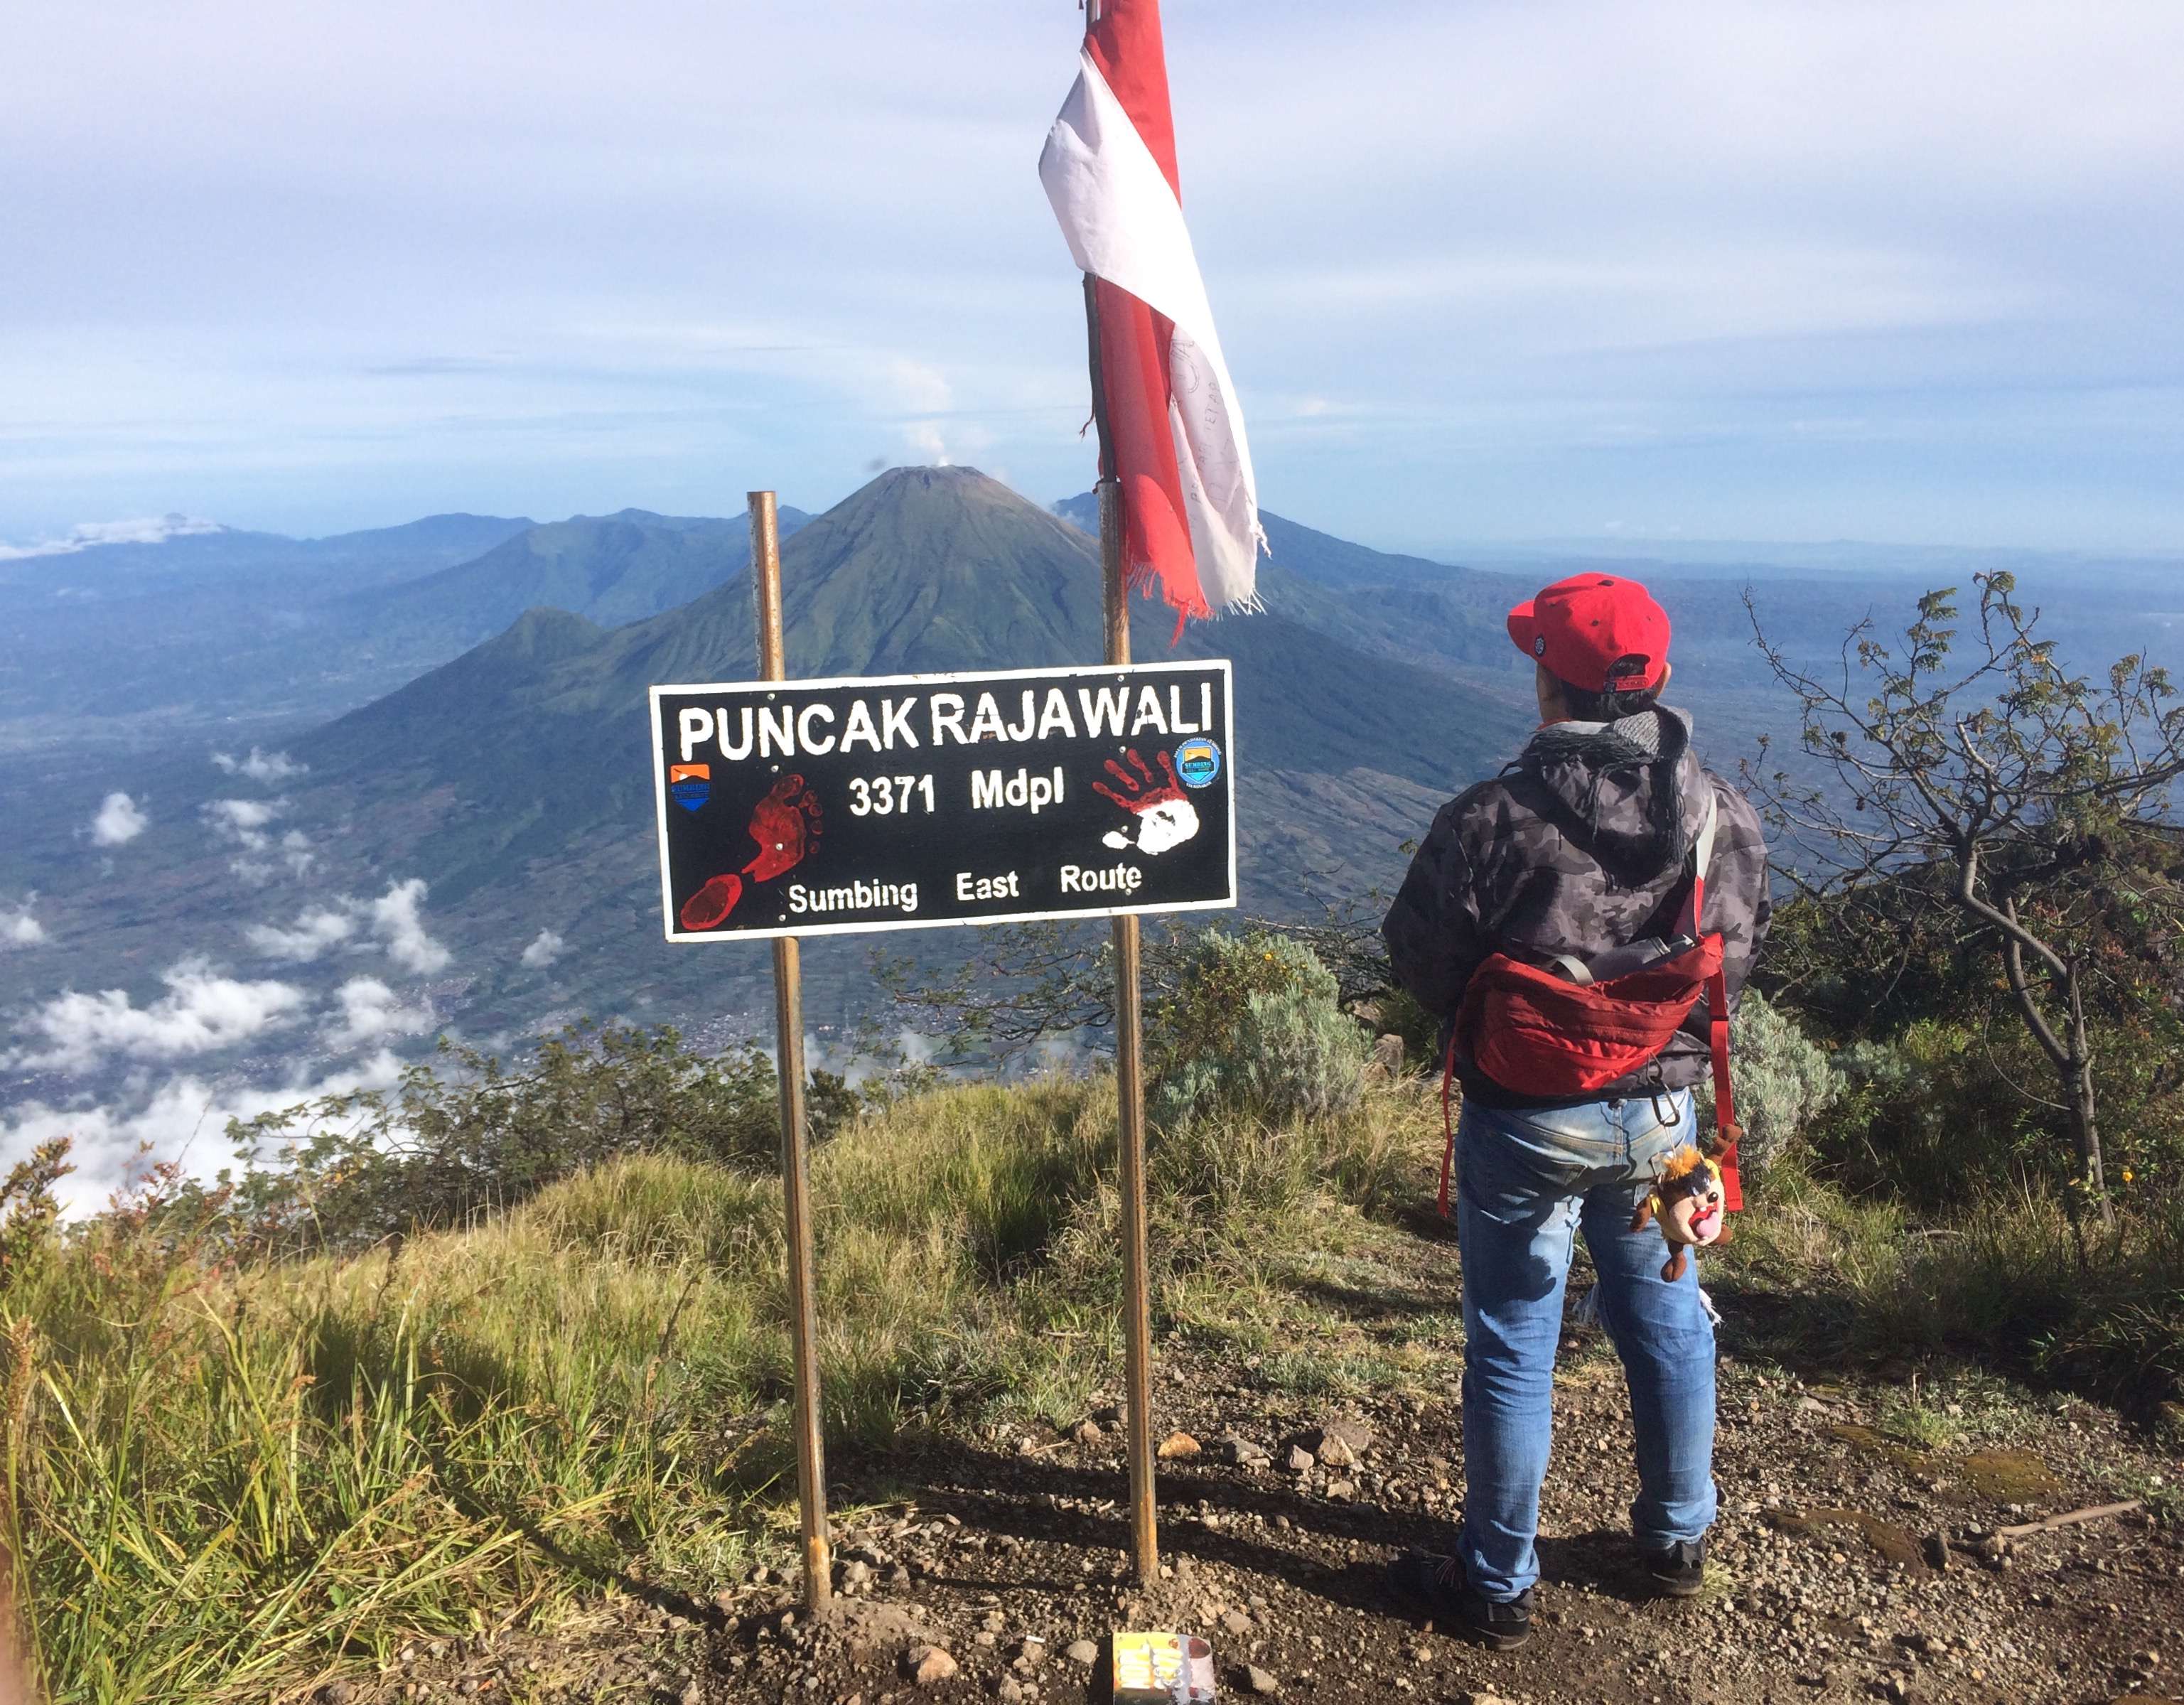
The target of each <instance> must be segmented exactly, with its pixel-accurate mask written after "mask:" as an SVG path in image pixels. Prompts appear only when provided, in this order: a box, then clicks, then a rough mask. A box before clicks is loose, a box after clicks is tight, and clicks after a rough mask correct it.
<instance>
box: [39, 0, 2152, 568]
mask: <svg viewBox="0 0 2184 1705" xmlns="http://www.w3.org/2000/svg"><path fill="white" fill-rule="evenodd" d="M1166 13H1167V33H1168V45H1169V56H1170V69H1171V75H1172V79H1173V89H1174V97H1175V106H1176V119H1177V130H1178V149H1179V153H1180V159H1181V166H1182V176H1183V187H1184V203H1185V209H1186V212H1187V213H1188V214H1189V215H1190V220H1191V224H1192V228H1193V231H1194V236H1195V242H1196V245H1197V248H1198V252H1199V257H1200V259H1201V265H1202V266H1203V268H1204V270H1205V272H1206V281H1207V285H1208V288H1209V291H1210V293H1211V296H1212V302H1213V306H1214V309H1215V312H1216V315H1217V318H1218V320H1219V323H1220V326H1221V331H1222V336H1223V342H1224V344H1225V346H1226V351H1227V354H1228V357H1229V366H1230V368H1231V370H1232V371H1233V372H1234V375H1235V377H1236V380H1237V383H1238V386H1239V388H1240V392H1241V394H1242V398H1243V403H1244V406H1245V418H1246V421H1247V423H1248V425H1249V428H1250V431H1251V439H1252V445H1253V449H1254V451H1255V454H1256V461H1257V465H1258V474H1259V485H1260V493H1261V499H1262V502H1263V503H1264V504H1266V505H1267V506H1268V508H1271V509H1273V510H1278V511H1279V512H1281V513H1283V514H1284V515H1290V516H1292V517H1293V518H1295V519H1298V520H1301V521H1307V522H1308V523H1310V524H1312V525H1314V526H1318V527H1323V528H1326V529H1328V530H1329V531H1332V532H1337V533H1340V534H1343V535H1345V536H1346V537H1350V538H1358V539H1362V540H1363V541H1365V542H1367V543H1375V544H1379V545H1381V546H1383V547H1387V548H1405V549H1435V548H1439V547H1441V546H1444V545H1445V544H1446V543H1449V542H1452V541H1458V540H1491V539H1515V538H1543V537H1552V538H1579V539H1582V538H1615V537H1622V538H1631V537H1637V538H1749V539H1785V540H1789V539H1797V540H1822V539H1834V538H1867V539H1886V540H1901V541H1906V542H1914V543H1953V544H1966V545H2029V546H2042V547H2054V548H2065V549H2131V550H2148V551H2175V550H2178V549H2184V477H2180V476H2184V324H2180V321H2184V289H2180V288H2179V286H2178V282H2177V281H2178V280H2179V279H2180V278H2184V101H2180V100H2178V99H2177V98H2176V77H2177V70H2176V68H2177V67H2178V66H2179V65H2180V64H2184V7H2180V6H2178V5H2177V4H2176V3H2175V0H2103V3H2102V4H2100V5H2098V6H2090V7H2089V6H2075V5H2068V4H2064V3H2061V0H2055V3H2029V0H1964V3H1958V0H1668V3H1658V4H1657V3H1650V0H1619V3H1563V0H1491V3H1479V0H1415V3H1413V0H1348V3H1346V4H1344V5H1342V6H1339V7H1330V6H1328V5H1325V4H1323V3H1305V0H1249V3H1246V0H1168V4H1167V8H1166ZM1081 28H1082V23H1081V15H1080V14H1078V11H1077V10H1076V8H1075V7H1074V6H1073V5H1072V4H1071V3H1069V0H951V3H950V4H948V5H946V6H917V7H913V6H905V5H902V4H900V3H893V4H884V5H883V4H878V3H867V0H804V3H800V4H795V5H787V4H776V5H772V6H765V7H760V6H753V5H750V4H748V3H740V4H739V3H733V0H731V3H721V0H688V3H662V0H624V3H621V4H617V5H615V6H611V7H608V6H601V5H599V4H597V3H596V0H521V3H509V0H480V3H473V4H467V5H464V6H460V7H454V6H448V5H445V4H437V3H435V4H428V3H425V0H376V3H375V4H373V5H371V6H369V7H360V6H355V5H350V4H331V3H324V0H280V3H261V0H95V3H91V4H86V3H84V0H15V3H14V4H13V5H12V6H10V7H9V8H8V29H7V31H6V36H7V47H6V51H5V53H4V54H0V543H13V544H15V545H18V546H20V545H23V544H26V543H37V542H39V541H41V540H44V539H53V538H64V537H68V536H70V534H71V532H72V531H73V530H74V529H76V528H78V527H83V526H85V525H87V524H104V523H108V522H111V521H115V520H118V519H121V518H127V517H138V516H145V515H162V514H165V513H167V512H170V511H172V512H178V513H181V514H184V515H193V516H201V517H210V518H213V519H215V520H218V521H225V522H227V523H230V524H231V525H237V526H247V527H265V528H270V529H273V530H276V531H280V532H296V533H308V534H316V533H324V532H337V531H342V530H344V529H347V528H351V527H365V526H376V525H385V524H388V523H392V522H396V521H403V520H406V519H409V518H410V517H412V516H415V515H421V514H425V513H429V512H436V511H443V510H472V511H477V512H484V513H495V514H506V515H514V514H527V515H533V516H538V517H542V518H543V517H549V516H559V515H565V514H569V513H572V512H591V513H598V512H603V511H608V510H616V509H620V508H622V507H624V506H625V505H630V504H635V505H638V506H641V507H644V508H649V509H654V510H664V511H669V512H679V513H705V514H722V513H731V512H733V511H734V510H736V509H738V507H739V506H740V504H741V501H742V494H743V493H744V491H745V490H747V489H749V488H754V487H760V486H764V487H772V488H776V489H777V490H778V491H779V492H780V493H782V496H783V500H784V501H787V502H790V503H793V504H799V505H800V506H802V507H805V508H807V509H814V510H816V509H820V508H823V507H825V506H826V505H827V504H832V503H833V502H834V501H836V500H838V499H839V498H841V497H843V496H844V495H845V494H846V493H848V492H850V490H851V489H853V488H855V487H856V486H857V485H858V484H860V483H861V482H862V481H863V480H864V479H865V478H866V476H867V475H868V473H869V472H870V471H872V470H874V469H875V468H877V467H879V466H883V465H889V464H892V463H897V462H905V461H915V462H928V461H935V460H950V461H956V462H967V463H972V464H974V465H978V466H980V467H983V468H984V469H986V470H987V471H989V472H991V473H994V474H995V475H997V476H1000V477H1002V478H1004V479H1006V480H1007V481H1008V482H1010V483H1011V484H1012V485H1014V486H1016V487H1017V488H1018V489H1019V490H1022V491H1023V492H1025V493H1027V494H1028V495H1031V496H1034V497H1035V498H1038V499H1041V500H1048V499H1054V498H1057V497H1060V496H1062V495H1064V494H1066V493H1071V492H1074V491H1078V490H1081V489H1083V488H1084V487H1085V486H1087V485H1088V484H1089V482H1090V476H1091V465H1090V464H1091V455H1090V451H1089V448H1088V447H1087V445H1086V443H1084V440H1083V439H1082V438H1081V437H1079V430H1080V428H1081V426H1083V424H1084V416H1085V414H1086V410H1087V404H1086V384H1085V367H1084V331H1083V324H1082V315H1081V298H1080V296H1079V294H1078V287H1077V281H1076V279H1075V277H1074V276H1073V274H1072V272H1071V270H1070V267H1069V262H1068V258H1067V251H1066V249H1065V248H1064V247H1063V244H1062V242H1061V237H1060V235H1059V233H1058V231H1056V227H1055V225H1054V222H1053V219H1052V216H1051V214H1050V211H1049V209H1048V208H1047V206H1046V203H1045V198H1044V195H1043V193H1042V192H1041V191H1040V188H1039V183H1038V180H1037V176H1036V173H1035V164H1036V160H1037V156H1038V153H1039V146H1040V143H1041V142H1042V141H1043V139H1044V137H1045V131H1046V129H1047V126H1048V125H1049V124H1050V122H1051V120H1052V118H1053V115H1054V113H1055V111H1056V109H1057V108H1058V106H1059V105H1060V103H1061V99H1062V97H1063V95H1064V94H1065V92H1067V86H1068V84H1069V82H1070V81H1071V78H1072V77H1073V75H1074V67H1075V51H1076V42H1077V39H1078V35H1079V33H1080V31H1081Z"/></svg>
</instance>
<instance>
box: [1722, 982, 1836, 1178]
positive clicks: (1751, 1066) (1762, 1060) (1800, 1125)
mask: <svg viewBox="0 0 2184 1705" xmlns="http://www.w3.org/2000/svg"><path fill="white" fill-rule="evenodd" d="M1730 1069H1731V1071H1732V1072H1733V1073H1734V1077H1733V1078H1732V1084H1733V1087H1734V1088H1735V1089H1736V1116H1737V1120H1738V1122H1739V1123H1741V1125H1742V1126H1743V1127H1744V1139H1743V1140H1742V1141H1741V1143H1740V1144H1739V1145H1737V1160H1738V1162H1739V1164H1740V1165H1741V1167H1742V1169H1743V1171H1744V1172H1745V1173H1746V1174H1747V1175H1748V1176H1749V1177H1751V1178H1755V1179H1756V1178H1762V1177H1763V1176H1765V1174H1766V1172H1767V1169H1768V1168H1769V1167H1771V1166H1773V1165H1774V1164H1775V1162H1777V1161H1779V1160H1780V1159H1781V1158H1782V1157H1783V1156H1786V1155H1788V1154H1789V1153H1790V1152H1791V1149H1792V1147H1793V1145H1795V1144H1796V1142H1797V1138H1798V1136H1799V1135H1800V1134H1802V1132H1803V1131H1804V1130H1805V1129H1806V1128H1807V1127H1808V1125H1809V1124H1810V1123H1812V1121H1813V1120H1814V1118H1815V1117H1817V1116H1818V1115H1819V1113H1821V1112H1824V1111H1825V1109H1826V1108H1827V1107H1828V1106H1830V1103H1832V1102H1833V1101H1834V1100H1835V1099H1836V1096H1837V1095H1839V1094H1840V1093H1841V1089H1842V1074H1841V1073H1839V1072H1838V1071H1836V1068H1835V1067H1833V1066H1832V1065H1830V1063H1829V1061H1828V1056H1827V1055H1826V1054H1825V1053H1824V1052H1823V1051H1822V1050H1820V1048H1819V1045H1817V1044H1815V1043H1814V1041H1813V1040H1812V1039H1810V1038H1809V1037H1808V1036H1807V1035H1806V1034H1805V1033H1804V1032H1803V1031H1802V1030H1800V1029H1799V1028H1797V1023H1796V1021H1795V1020H1793V1019H1792V1018H1791V1017H1790V1015H1789V1014H1787V1013H1786V1012H1784V1011H1781V1010H1780V1008H1779V1007H1776V1006H1774V1005H1772V1004H1771V1003H1770V1002H1769V1000H1767V997H1766V996H1765V995H1762V994H1761V993H1760V992H1759V991H1758V989H1746V990H1745V991H1744V995H1743V998H1742V1000H1740V1001H1739V1002H1738V1004H1737V1009H1736V1022H1734V1023H1733V1024H1732V1025H1731V1026H1730ZM1698 1100H1699V1115H1700V1123H1701V1125H1702V1127H1703V1126H1704V1124H1705V1123H1706V1122H1707V1121H1708V1119H1710V1118H1711V1117H1713V1078H1712V1077H1711V1076H1709V1077H1708V1078H1707V1080H1706V1081H1705V1083H1704V1084H1702V1085H1701V1087H1700V1089H1699V1093H1698Z"/></svg>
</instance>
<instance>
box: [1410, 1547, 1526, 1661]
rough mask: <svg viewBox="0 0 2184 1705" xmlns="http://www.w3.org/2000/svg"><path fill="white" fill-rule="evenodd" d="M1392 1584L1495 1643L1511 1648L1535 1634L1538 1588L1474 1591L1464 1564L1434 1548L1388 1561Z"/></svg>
mask: <svg viewBox="0 0 2184 1705" xmlns="http://www.w3.org/2000/svg"><path fill="white" fill-rule="evenodd" d="M1388 1585H1390V1586H1391V1587H1393V1588H1394V1589H1395V1590H1396V1592H1397V1593H1398V1594H1400V1595H1401V1596H1403V1597H1405V1598H1407V1599H1411V1600H1412V1601H1414V1602H1417V1603H1418V1604H1419V1605H1420V1606H1422V1607H1424V1610H1425V1613H1426V1614H1427V1615H1428V1616H1429V1617H1431V1618H1432V1619H1434V1620H1435V1621H1436V1622H1451V1623H1454V1624H1456V1625H1457V1626H1458V1627H1459V1628H1462V1629H1463V1630H1465V1631H1467V1632H1468V1633H1469V1634H1471V1635H1474V1637H1476V1638H1477V1639H1479V1641H1483V1642H1484V1643H1485V1644H1486V1645H1488V1646H1492V1647H1493V1648H1494V1649H1495V1650H1496V1652H1508V1651H1512V1650H1513V1649H1514V1648H1515V1647H1517V1646H1522V1645H1523V1644H1524V1642H1525V1641H1528V1640H1529V1639H1530V1638H1531V1637H1532V1591H1531V1589H1530V1588H1529V1587H1527V1588H1525V1589H1524V1591H1522V1592H1520V1593H1518V1595H1517V1596H1516V1597H1514V1598H1508V1599H1495V1598H1488V1597H1485V1596H1484V1595H1482V1594H1480V1593H1478V1592H1474V1591H1472V1586H1471V1583H1470V1581H1469V1580H1468V1579H1466V1578H1465V1575H1464V1573H1463V1563H1462V1562H1461V1561H1460V1560H1458V1559H1457V1558H1456V1557H1435V1556H1434V1555H1433V1554H1432V1553H1430V1552H1418V1551H1414V1552H1406V1553H1405V1554H1404V1555H1403V1556H1401V1557H1397V1558H1396V1560H1395V1561H1394V1562H1393V1563H1390V1564H1389V1565H1388Z"/></svg>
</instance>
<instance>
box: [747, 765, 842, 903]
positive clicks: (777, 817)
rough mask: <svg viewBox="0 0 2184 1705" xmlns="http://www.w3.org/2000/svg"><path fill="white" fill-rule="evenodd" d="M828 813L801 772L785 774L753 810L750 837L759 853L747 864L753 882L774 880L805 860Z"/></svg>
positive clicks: (748, 874) (748, 875) (817, 837)
mask: <svg viewBox="0 0 2184 1705" xmlns="http://www.w3.org/2000/svg"><path fill="white" fill-rule="evenodd" d="M824 815H825V814H824V813H823V812H822V811H820V809H819V801H818V800H817V799H816V798H815V797H814V796H813V795H812V794H811V791H810V790H809V789H808V788H805V785H804V777H801V776H783V777H782V778H781V779H780V780H779V781H777V782H776V783H774V784H773V791H772V792H771V793H769V794H767V795H766V797H765V798H764V799H762V800H760V801H759V802H758V809H757V810H756V811H753V812H752V813H751V820H750V838H751V839H753V840H755V841H756V842H757V843H758V856H757V857H755V858H754V859H753V860H752V861H750V862H749V864H747V865H745V866H744V875H745V876H747V877H749V878H750V879H751V880H752V881H753V882H770V881H771V880H772V878H775V877H777V876H779V875H780V874H781V873H782V872H783V871H785V870H793V869H794V867H795V866H798V865H799V864H801V863H802V862H803V861H804V855H805V854H806V853H807V852H809V851H811V848H812V846H813V845H814V844H816V842H817V841H818V839H819V831H820V828H821V827H822V818H823V816H824Z"/></svg>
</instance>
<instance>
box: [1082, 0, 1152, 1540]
mask: <svg viewBox="0 0 2184 1705" xmlns="http://www.w3.org/2000/svg"><path fill="white" fill-rule="evenodd" d="M1093 15H1094V14H1093V12H1092V8H1091V7H1090V6H1088V7H1087V8H1086V16H1087V18H1088V20H1089V19H1090V18H1091V17H1092V16H1093ZM1084 326H1085V333H1086V342H1087V343H1088V344H1089V348H1090V354H1091V363H1092V420H1093V423H1094V426H1095V428H1096V429H1097V431H1098V432H1099V437H1100V483H1099V485H1098V487H1097V488H1096V489H1097V491H1098V493H1099V497H1100V581H1101V584H1102V588H1103V592H1104V600H1103V611H1104V616H1105V626H1106V642H1107V647H1106V649H1107V661H1108V662H1110V663H1116V664H1127V663H1128V661H1129V660H1130V594H1129V588H1128V585H1126V584H1125V582H1124V577H1123V487H1122V482H1121V481H1120V480H1118V479H1117V477H1116V474H1115V457H1114V451H1113V449H1112V444H1111V443H1110V441H1109V438H1108V435H1107V390H1106V383H1105V382H1104V381H1103V380H1102V379H1101V377H1100V297H1099V290H1098V281H1096V280H1095V278H1094V277H1093V276H1092V275H1091V274H1090V273H1089V272H1088V273H1086V274H1085V275H1084ZM1114 931H1115V1091H1116V1096H1117V1100H1118V1101H1119V1103H1120V1106H1121V1136H1122V1167H1121V1172H1122V1178H1121V1186H1122V1196H1123V1380H1124V1383H1125V1385H1126V1386H1127V1388H1128V1389H1127V1402H1126V1407H1127V1409H1128V1416H1127V1419H1126V1423H1125V1425H1126V1429H1127V1435H1128V1453H1129V1463H1130V1556H1131V1561H1132V1563H1133V1564H1134V1567H1135V1568H1136V1571H1137V1576H1138V1579H1139V1580H1140V1581H1143V1582H1148V1583H1150V1582H1151V1581H1155V1580H1158V1579H1159V1578H1160V1539H1159V1534H1158V1529H1157V1525H1156V1516H1155V1512H1154V1504H1153V1379H1152V1365H1153V1346H1152V1309H1151V1301H1150V1298H1149V1296H1148V1295H1147V1291H1148V1285H1147V1282H1146V1268H1147V1255H1146V1242H1147V1240H1146V1232H1145V1054H1144V1042H1145V1037H1144V1022H1143V1015H1142V1012H1141V1011H1140V1008H1139V988H1138V971H1139V933H1138V920H1137V918H1136V917H1134V916H1126V917H1117V919H1115V921H1114Z"/></svg>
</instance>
